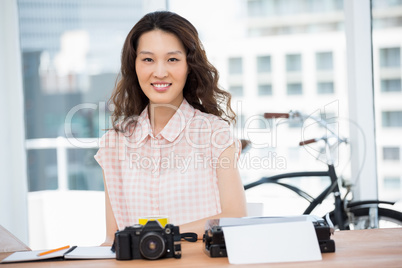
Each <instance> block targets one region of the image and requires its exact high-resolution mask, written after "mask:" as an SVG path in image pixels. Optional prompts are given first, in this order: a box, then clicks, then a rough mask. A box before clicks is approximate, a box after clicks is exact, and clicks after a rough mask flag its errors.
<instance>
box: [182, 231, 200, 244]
mask: <svg viewBox="0 0 402 268" xmlns="http://www.w3.org/2000/svg"><path fill="white" fill-rule="evenodd" d="M180 236H181V239H184V240H186V241H188V242H197V239H198V236H197V234H196V233H182V234H181V235H180Z"/></svg>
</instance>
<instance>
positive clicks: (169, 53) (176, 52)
mask: <svg viewBox="0 0 402 268" xmlns="http://www.w3.org/2000/svg"><path fill="white" fill-rule="evenodd" d="M138 54H145V55H153V54H154V53H152V52H151V51H146V50H144V51H140V52H138ZM166 54H168V55H172V54H183V52H182V51H180V50H175V51H170V52H168V53H166Z"/></svg>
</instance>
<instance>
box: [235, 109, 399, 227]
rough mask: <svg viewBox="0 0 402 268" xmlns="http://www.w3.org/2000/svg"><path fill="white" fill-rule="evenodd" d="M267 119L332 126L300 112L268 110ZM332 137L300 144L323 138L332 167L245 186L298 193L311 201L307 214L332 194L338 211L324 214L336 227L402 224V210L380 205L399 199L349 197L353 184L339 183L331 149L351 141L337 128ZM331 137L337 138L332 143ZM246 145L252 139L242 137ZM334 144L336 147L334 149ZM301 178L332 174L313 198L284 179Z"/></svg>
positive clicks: (288, 174) (265, 115) (268, 178)
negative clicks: (271, 186) (269, 185)
mask: <svg viewBox="0 0 402 268" xmlns="http://www.w3.org/2000/svg"><path fill="white" fill-rule="evenodd" d="M264 118H266V119H275V118H286V119H300V120H301V121H302V122H304V121H305V120H306V119H307V118H311V119H313V120H314V121H316V122H317V123H318V124H320V125H321V126H323V127H324V128H327V129H328V123H327V122H326V121H325V120H323V119H322V118H320V119H317V118H314V117H312V116H306V115H303V114H302V113H301V112H298V111H295V112H293V111H290V112H289V113H265V114H264ZM329 132H330V133H331V135H330V136H324V137H321V138H315V139H309V140H304V141H301V142H300V143H299V145H300V146H306V145H308V144H312V143H316V142H319V141H323V142H324V144H325V152H326V157H327V161H326V165H327V167H328V169H327V170H325V171H302V172H290V173H284V174H278V175H274V176H269V177H262V178H261V179H259V180H257V181H255V182H251V183H248V184H245V185H244V189H245V190H248V189H250V188H253V187H256V186H258V185H261V184H266V183H274V184H278V185H280V186H283V187H286V188H287V189H289V190H291V191H293V192H295V193H296V194H297V195H299V196H300V197H302V198H304V199H305V200H307V201H308V202H309V203H310V204H309V205H308V207H307V208H306V209H305V210H304V212H303V214H310V213H311V212H312V211H313V210H314V209H315V208H316V207H317V206H319V205H320V204H321V203H322V202H323V201H324V200H325V199H326V198H328V197H329V196H330V195H331V194H332V195H333V197H334V206H335V208H334V210H332V211H331V212H329V213H327V214H326V215H324V216H323V217H322V218H324V219H325V220H326V221H327V223H328V224H329V225H332V224H333V226H334V228H335V229H340V230H349V229H369V228H379V227H381V226H379V224H380V223H381V224H382V223H388V222H390V223H392V224H394V225H396V226H402V213H401V212H399V211H396V210H392V209H388V208H383V207H379V205H380V204H387V205H394V204H395V202H389V201H382V200H361V201H353V198H348V196H349V195H350V193H351V192H352V191H351V189H352V187H353V184H351V183H346V181H345V179H343V178H342V179H341V181H342V183H341V184H339V181H340V179H339V178H338V175H337V173H336V170H335V166H334V162H333V158H332V154H331V149H333V147H336V146H339V145H340V144H341V143H345V144H347V143H348V140H347V139H346V138H343V137H341V136H339V135H338V134H337V133H336V132H335V131H333V130H331V129H329ZM330 140H335V141H332V142H330ZM241 142H242V146H243V147H244V149H246V150H247V147H249V146H250V141H248V140H241ZM331 147H332V148H331ZM298 177H328V178H330V185H329V186H328V187H327V188H325V189H324V190H323V191H322V192H321V193H320V194H319V195H318V196H317V197H315V198H314V197H313V196H311V195H310V194H308V193H307V192H306V191H303V190H302V189H300V188H298V187H296V186H293V185H291V184H289V183H285V182H282V181H281V179H285V178H286V179H288V178H298ZM340 187H342V188H345V189H346V193H345V195H344V196H342V195H341V191H340Z"/></svg>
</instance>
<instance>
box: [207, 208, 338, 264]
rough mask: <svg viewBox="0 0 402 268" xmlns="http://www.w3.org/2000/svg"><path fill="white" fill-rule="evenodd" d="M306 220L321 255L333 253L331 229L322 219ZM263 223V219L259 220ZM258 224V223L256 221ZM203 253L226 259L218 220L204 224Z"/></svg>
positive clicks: (333, 243)
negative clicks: (308, 222)
mask: <svg viewBox="0 0 402 268" xmlns="http://www.w3.org/2000/svg"><path fill="white" fill-rule="evenodd" d="M305 216H306V220H310V221H312V223H313V225H314V228H315V232H316V235H317V239H318V244H319V246H320V250H321V253H326V252H335V242H334V240H332V239H331V234H333V232H334V229H333V227H331V226H329V225H328V224H327V222H326V221H324V219H322V218H319V217H316V216H312V215H305ZM260 219H261V223H264V221H263V220H264V218H260ZM257 220H259V219H257ZM257 222H258V221H257ZM202 240H203V243H204V252H205V253H206V254H207V255H208V256H210V257H227V252H226V244H225V237H224V235H223V230H222V227H221V226H220V225H219V219H213V220H208V221H207V223H206V224H205V234H204V236H203V239H202Z"/></svg>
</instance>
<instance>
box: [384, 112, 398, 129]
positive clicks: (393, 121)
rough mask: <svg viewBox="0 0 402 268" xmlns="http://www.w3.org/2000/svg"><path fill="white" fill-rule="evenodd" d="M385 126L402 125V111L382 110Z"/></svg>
mask: <svg viewBox="0 0 402 268" xmlns="http://www.w3.org/2000/svg"><path fill="white" fill-rule="evenodd" d="M382 126H383V127H402V111H385V112H382Z"/></svg>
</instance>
